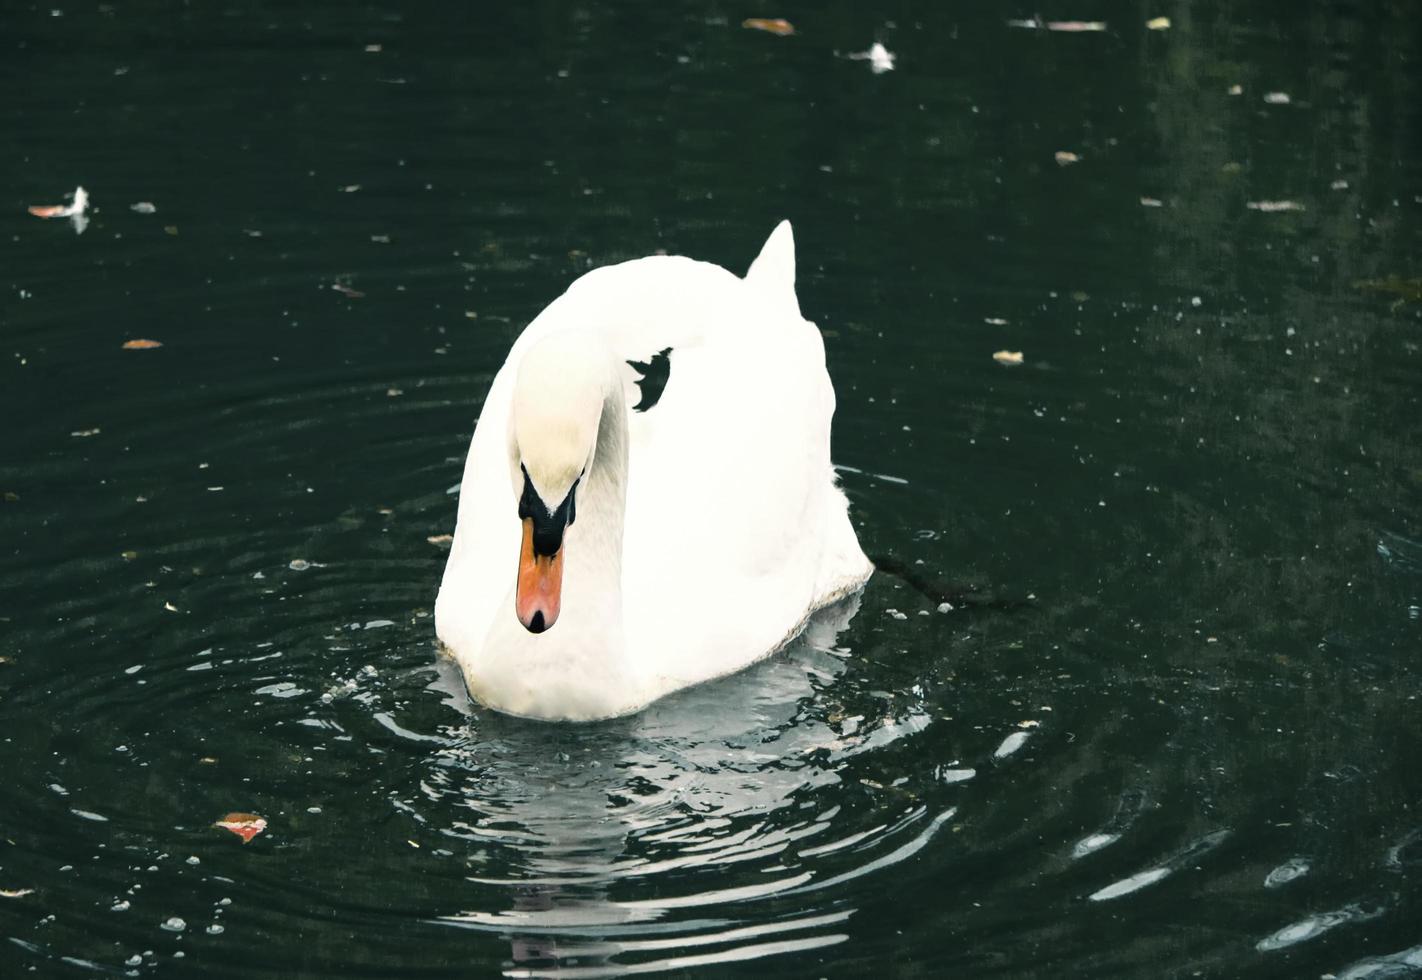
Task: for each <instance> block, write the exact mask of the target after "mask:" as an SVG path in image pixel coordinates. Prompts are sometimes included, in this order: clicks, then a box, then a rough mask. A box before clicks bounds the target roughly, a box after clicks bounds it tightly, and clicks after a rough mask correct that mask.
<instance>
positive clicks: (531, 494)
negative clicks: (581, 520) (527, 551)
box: [518, 466, 582, 555]
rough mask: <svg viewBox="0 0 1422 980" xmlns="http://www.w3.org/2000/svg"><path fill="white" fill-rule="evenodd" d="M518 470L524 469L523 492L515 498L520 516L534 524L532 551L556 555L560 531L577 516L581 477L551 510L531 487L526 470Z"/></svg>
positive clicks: (561, 535)
mask: <svg viewBox="0 0 1422 980" xmlns="http://www.w3.org/2000/svg"><path fill="white" fill-rule="evenodd" d="M520 469H523V495H522V496H520V497H519V499H518V516H519V519H520V520H525V521H529V522H531V523H532V524H533V550H534V552H535V553H536V554H540V555H552V554H556V553H557V551H558V549H559V548H561V547H562V546H563V531H564V530H565V529H566V528H568V527H569V526H570V525H572V523H573V520H574V519H575V518H576V517H577V503H576V501H577V496H578V484H579V483H580V482H581V481H582V477H581V476H579V477H578V478H577V479H576V480H574V481H573V485H572V486H571V487H569V488H568V495H567V496H566V497H564V498H563V502H562V503H561V504H559V505H558V506H557V507H555V508H554V509H553V510H551V511H550V510H549V509H548V505H547V504H545V503H544V502H543V498H542V497H540V496H539V495H538V491H537V490H535V489H534V488H533V481H532V480H530V479H529V478H528V470H527V469H526V468H524V467H522V466H520Z"/></svg>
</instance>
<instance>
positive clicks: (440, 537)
mask: <svg viewBox="0 0 1422 980" xmlns="http://www.w3.org/2000/svg"><path fill="white" fill-rule="evenodd" d="M425 540H426V541H428V542H429V543H430V544H435V545H441V544H449V543H450V542H452V541H453V540H454V535H452V534H431V535H430V536H429V537H427V538H425Z"/></svg>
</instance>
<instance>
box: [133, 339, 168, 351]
mask: <svg viewBox="0 0 1422 980" xmlns="http://www.w3.org/2000/svg"><path fill="white" fill-rule="evenodd" d="M162 346H163V342H162V341H160V340H125V341H124V342H123V349H124V350H153V349H154V348H155V347H162Z"/></svg>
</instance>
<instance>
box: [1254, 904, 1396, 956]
mask: <svg viewBox="0 0 1422 980" xmlns="http://www.w3.org/2000/svg"><path fill="white" fill-rule="evenodd" d="M1379 914H1380V913H1379V912H1376V911H1371V912H1370V911H1365V910H1364V909H1363V908H1362V907H1361V906H1359V905H1348V906H1345V907H1343V908H1341V909H1338V910H1336V911H1333V912H1320V913H1319V914H1317V915H1310V916H1308V917H1307V918H1305V919H1300V920H1299V921H1298V922H1295V923H1293V924H1291V925H1287V926H1284V928H1282V929H1280V930H1279V931H1278V932H1276V933H1274V934H1272V935H1269V936H1265V937H1264V938H1263V939H1261V940H1259V942H1257V943H1255V944H1254V948H1255V949H1257V950H1258V951H1259V952H1261V953H1268V952H1271V951H1272V950H1276V949H1284V948H1285V947H1288V946H1293V945H1295V944H1296V943H1302V942H1307V941H1308V940H1310V939H1314V938H1316V937H1318V936H1320V935H1322V934H1323V933H1325V932H1327V931H1328V930H1330V929H1332V928H1334V927H1335V926H1341V925H1344V924H1346V923H1348V922H1356V921H1362V922H1366V921H1367V920H1368V919H1372V918H1376V917H1377V915H1379Z"/></svg>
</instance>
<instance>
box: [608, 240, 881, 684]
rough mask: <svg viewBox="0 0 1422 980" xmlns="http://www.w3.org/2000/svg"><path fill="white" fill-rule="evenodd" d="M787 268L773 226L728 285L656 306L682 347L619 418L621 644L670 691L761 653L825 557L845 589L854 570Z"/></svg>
mask: <svg viewBox="0 0 1422 980" xmlns="http://www.w3.org/2000/svg"><path fill="white" fill-rule="evenodd" d="M794 267H795V266H794V244H793V239H792V236H791V233H790V228H789V225H788V224H782V225H781V226H780V227H779V228H777V229H776V231H775V233H774V234H772V236H771V238H770V240H769V241H768V242H767V243H766V246H765V248H764V249H763V250H762V252H761V255H760V257H759V258H758V259H757V260H756V261H755V263H754V264H753V265H752V266H751V270H750V272H749V273H748V274H747V276H746V278H745V279H744V280H735V281H734V287H733V288H731V287H723V288H721V289H719V290H718V291H717V292H716V294H715V296H714V297H711V296H694V297H691V298H690V302H688V303H684V304H683V303H680V302H679V304H678V308H676V309H675V310H672V309H668V310H666V311H665V312H666V313H667V314H675V315H677V316H680V317H681V318H682V321H681V322H682V323H683V324H684V325H694V330H691V331H689V336H691V337H694V339H695V343H689V344H684V346H683V347H681V348H674V349H673V350H672V353H671V355H670V362H671V372H670V377H669V379H668V381H667V384H666V388H665V391H664V392H663V394H662V396H661V400H660V401H659V402H658V403H657V404H656V406H655V407H653V408H652V409H651V410H650V411H648V412H646V413H645V414H644V415H642V416H640V417H639V416H638V415H637V413H633V419H632V422H633V425H632V428H631V435H632V444H631V450H630V453H629V456H630V460H631V462H630V472H629V480H628V501H627V503H628V506H627V527H626V536H625V543H624V565H623V582H624V607H625V610H626V620H627V629H628V645H629V647H631V648H632V649H633V652H634V654H635V655H637V656H639V657H640V658H642V659H644V661H645V662H646V663H647V664H649V665H654V666H655V669H657V670H659V671H662V672H663V673H665V674H666V675H667V677H668V679H669V681H668V683H669V684H670V686H675V683H674V682H675V681H678V680H680V681H681V682H683V683H684V682H686V681H687V680H700V679H704V678H707V677H711V676H715V675H717V674H720V673H728V672H730V671H733V670H736V669H739V668H740V667H742V666H744V665H745V664H746V663H748V662H750V661H751V660H754V659H756V658H757V657H759V656H761V655H764V654H765V653H768V652H770V651H771V650H773V649H774V648H776V647H777V646H778V645H779V644H780V643H781V642H782V641H784V640H785V639H787V635H786V634H787V632H792V631H794V630H795V629H798V627H799V626H800V625H801V618H802V617H803V616H804V615H807V614H808V613H809V612H810V611H811V610H812V608H814V607H815V606H816V605H817V604H819V603H820V602H822V601H823V600H824V599H826V598H828V596H827V595H826V594H824V590H825V587H826V584H827V580H830V579H835V578H844V575H843V574H842V571H841V570H834V569H831V570H828V571H827V567H826V563H827V561H829V562H835V563H838V564H839V565H843V566H845V567H846V568H849V569H850V570H852V573H853V575H854V576H857V581H856V583H855V584H857V582H858V581H862V580H863V578H864V577H865V575H867V561H866V560H865V559H864V557H863V553H862V552H861V551H859V548H858V543H857V540H855V538H854V533H853V530H852V528H850V526H849V523H848V518H847V515H846V512H845V501H844V497H843V494H842V493H840V491H839V490H838V489H837V488H836V487H835V486H834V483H833V471H832V468H831V466H830V455H829V453H830V422H831V418H832V416H833V414H834V391H833V388H832V387H831V384H830V379H829V375H828V373H827V372H826V370H825V361H824V345H823V342H822V340H821V337H820V333H819V331H818V329H817V328H816V327H815V326H814V324H812V323H809V322H807V321H805V320H804V319H803V318H802V317H801V316H800V313H799V305H798V302H797V301H796V298H795V292H794ZM846 537H847V542H846ZM846 547H850V548H852V552H851V553H850V554H849V555H848V556H845V555H843V554H842V552H844V551H845V550H846ZM843 584H844V583H842V582H841V583H840V588H841V589H842V588H843Z"/></svg>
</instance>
